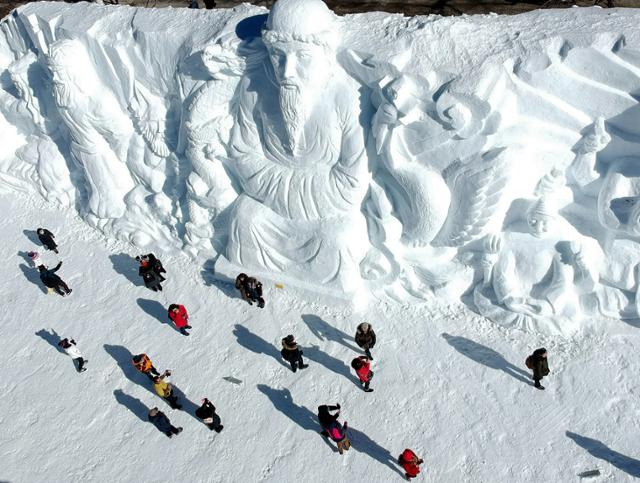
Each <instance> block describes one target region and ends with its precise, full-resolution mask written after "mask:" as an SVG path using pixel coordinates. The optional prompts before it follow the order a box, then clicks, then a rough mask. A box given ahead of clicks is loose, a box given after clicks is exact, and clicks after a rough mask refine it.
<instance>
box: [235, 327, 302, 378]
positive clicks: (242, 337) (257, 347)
mask: <svg viewBox="0 0 640 483" xmlns="http://www.w3.org/2000/svg"><path fill="white" fill-rule="evenodd" d="M233 335H235V336H236V339H237V340H238V344H240V345H241V346H242V347H244V348H245V349H248V350H250V351H251V352H255V353H256V354H265V355H268V356H271V357H273V358H274V359H275V360H276V361H278V362H279V363H280V364H282V365H283V366H284V367H287V368H288V367H289V366H288V365H287V364H285V363H284V361H283V360H282V355H281V354H280V352H279V351H278V349H276V348H275V347H274V346H273V344H270V343H269V342H267V341H266V340H264V339H263V338H262V337H260V336H259V335H257V334H254V333H253V332H251V331H250V330H249V329H247V328H246V327H244V326H243V325H240V324H235V325H234V326H233Z"/></svg>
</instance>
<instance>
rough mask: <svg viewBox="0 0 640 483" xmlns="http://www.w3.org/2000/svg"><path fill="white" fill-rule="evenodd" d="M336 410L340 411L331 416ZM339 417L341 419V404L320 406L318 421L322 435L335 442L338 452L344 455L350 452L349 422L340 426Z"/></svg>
mask: <svg viewBox="0 0 640 483" xmlns="http://www.w3.org/2000/svg"><path fill="white" fill-rule="evenodd" d="M336 410H337V411H338V412H337V413H336V414H331V412H330V411H336ZM338 417H340V404H336V405H335V406H327V405H322V406H318V421H319V422H320V426H321V427H322V431H321V432H320V434H321V435H322V436H325V437H329V438H331V439H332V440H333V441H335V442H336V445H337V446H338V451H339V452H340V454H343V452H344V451H348V450H349V447H350V446H351V442H350V441H349V438H348V437H347V422H346V421H345V422H344V425H343V424H340V422H339V421H338Z"/></svg>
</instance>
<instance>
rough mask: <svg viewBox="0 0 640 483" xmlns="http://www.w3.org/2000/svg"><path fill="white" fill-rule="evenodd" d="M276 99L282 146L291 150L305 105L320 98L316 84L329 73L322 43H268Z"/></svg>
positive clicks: (297, 141)
mask: <svg viewBox="0 0 640 483" xmlns="http://www.w3.org/2000/svg"><path fill="white" fill-rule="evenodd" d="M268 49H269V58H270V60H271V65H272V66H273V71H274V76H275V82H276V83H277V84H278V86H279V93H278V98H279V99H278V100H279V103H280V111H281V113H282V117H283V120H284V127H285V129H286V132H287V139H286V140H285V146H286V147H287V149H288V150H289V151H290V152H291V153H295V152H296V149H297V147H298V146H299V144H300V140H301V137H302V135H303V132H304V126H305V124H306V122H307V118H308V114H309V109H308V108H309V106H310V105H312V104H313V103H315V102H317V101H318V100H320V99H321V96H319V95H318V92H317V90H318V87H319V86H322V85H324V84H325V82H326V80H327V79H328V78H329V76H330V75H331V59H330V57H329V55H328V53H327V51H326V50H325V48H324V47H322V46H319V45H316V44H313V43H309V42H298V41H279V42H274V43H271V44H268Z"/></svg>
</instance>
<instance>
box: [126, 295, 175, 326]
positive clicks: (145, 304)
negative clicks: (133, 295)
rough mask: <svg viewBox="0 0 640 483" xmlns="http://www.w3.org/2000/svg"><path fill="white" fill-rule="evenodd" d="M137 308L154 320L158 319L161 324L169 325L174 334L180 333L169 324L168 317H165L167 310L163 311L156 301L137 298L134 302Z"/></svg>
mask: <svg viewBox="0 0 640 483" xmlns="http://www.w3.org/2000/svg"><path fill="white" fill-rule="evenodd" d="M136 302H137V303H138V306H139V307H140V308H141V309H142V310H143V311H144V312H146V313H147V314H148V315H150V316H151V317H153V318H154V319H158V321H159V322H160V323H161V324H167V325H170V326H171V327H172V328H173V329H174V330H175V331H176V332H180V331H179V330H178V329H176V327H175V325H174V324H172V323H171V320H170V319H169V316H168V315H167V309H165V308H164V307H163V306H162V304H161V303H160V302H158V301H157V300H150V299H143V298H139V299H138V300H136Z"/></svg>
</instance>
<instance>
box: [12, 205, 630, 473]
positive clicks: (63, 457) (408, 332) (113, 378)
mask: <svg viewBox="0 0 640 483" xmlns="http://www.w3.org/2000/svg"><path fill="white" fill-rule="evenodd" d="M0 211H1V212H2V213H3V214H4V216H3V217H2V220H1V221H0V237H1V238H0V250H1V252H0V255H1V257H2V259H3V260H5V263H3V264H2V268H1V270H2V273H1V275H0V281H1V282H0V283H1V284H2V286H1V289H2V293H3V301H4V303H3V312H4V316H3V322H2V324H0V335H1V338H2V341H3V342H4V346H3V350H2V353H1V355H0V367H2V368H3V371H2V382H1V388H0V394H1V396H0V427H1V428H2V431H0V480H3V481H5V480H6V481H11V482H12V483H18V482H40V481H41V482H53V481H88V480H89V481H198V482H204V481H211V482H217V481H220V482H223V481H224V482H254V481H263V480H268V481H274V482H293V481H303V482H335V481H349V482H354V481H357V482H388V481H396V480H398V479H400V478H401V476H402V475H401V472H400V468H399V467H398V466H397V465H396V464H395V460H396V459H397V456H398V454H399V453H400V452H401V451H402V450H403V449H404V448H405V447H411V448H413V449H414V450H416V452H417V453H418V454H419V455H420V456H421V457H423V458H424V460H425V464H424V466H423V474H422V475H421V476H420V477H419V478H421V479H426V480H429V481H434V482H463V481H464V482H509V483H512V482H531V481H550V482H561V481H562V482H565V481H577V480H578V479H579V478H578V476H577V474H578V473H580V472H583V471H587V470H591V469H594V468H599V469H600V472H601V476H598V477H595V478H593V479H591V480H589V481H616V482H621V481H631V480H633V479H634V477H640V460H639V459H636V458H638V457H639V455H640V443H639V441H638V438H637V428H638V426H639V423H640V421H639V417H638V412H637V409H636V401H637V396H638V391H639V387H638V382H637V381H638V380H637V374H638V369H639V366H640V361H639V356H638V353H639V349H640V340H639V338H638V334H639V332H638V330H639V327H638V326H634V325H632V324H628V323H625V322H621V321H609V320H592V321H591V323H590V326H587V327H586V328H585V329H584V330H583V331H582V332H581V333H580V334H579V335H578V336H576V337H575V338H574V339H573V340H571V341H565V340H551V339H544V338H542V337H541V336H535V335H532V334H525V333H523V332H521V331H516V330H506V329H502V328H499V327H497V326H496V325H494V324H492V323H490V322H488V321H486V320H484V319H482V318H480V317H478V316H476V315H474V314H472V313H470V312H469V311H468V310H467V309H466V308H465V307H464V306H462V305H460V306H457V305H452V306H440V307H437V306H435V305H434V304H430V305H423V306H413V307H400V306H395V307H392V306H386V305H375V306H370V307H367V309H366V310H365V311H363V312H362V313H353V312H352V311H351V310H350V309H347V308H345V307H344V306H342V305H340V304H339V303H336V304H335V305H332V306H327V305H324V304H321V303H320V302H318V301H314V300H312V299H311V298H312V297H310V296H309V294H308V293H300V292H297V291H296V290H295V289H290V288H289V287H287V286H285V287H284V288H283V289H279V288H275V287H273V286H268V287H265V288H266V299H267V305H266V308H264V309H263V310H260V309H258V308H256V307H255V306H249V305H248V304H246V303H245V302H243V301H242V300H241V299H239V298H238V297H237V295H236V293H235V290H234V289H233V288H232V287H231V286H226V285H223V284H220V283H219V282H213V281H211V279H210V278H209V277H208V276H207V270H206V269H205V268H203V267H200V266H196V265H195V264H194V263H193V262H190V261H188V260H187V259H186V258H180V257H178V258H168V257H166V258H165V259H164V260H163V261H164V263H165V266H166V268H167V271H168V281H167V283H166V285H165V290H164V291H163V292H161V293H154V292H151V291H149V290H147V289H145V288H144V287H143V286H141V284H140V281H139V279H138V276H137V273H136V263H135V261H134V259H133V256H135V255H136V253H135V252H134V251H133V250H132V249H131V248H130V247H129V246H127V245H123V244H120V243H119V242H113V241H108V240H105V239H103V238H102V237H101V236H100V235H97V234H96V232H95V231H93V230H92V229H90V228H88V227H87V225H86V224H84V223H83V222H82V221H81V220H80V219H79V218H76V217H74V216H72V215H71V214H70V212H65V211H61V210H58V209H55V208H53V207H52V206H50V205H45V204H43V202H41V201H37V200H34V199H32V198H27V197H22V196H12V197H8V196H2V197H0ZM38 226H46V227H47V228H49V229H50V230H51V231H53V232H54V233H55V234H56V235H57V239H58V240H59V244H60V259H61V260H63V261H64V263H63V265H62V268H61V270H60V274H61V275H62V277H63V279H65V280H66V281H67V282H68V283H69V285H70V286H71V288H73V290H74V291H73V294H72V295H71V296H70V297H68V298H61V297H59V296H57V295H47V294H46V293H44V292H43V289H42V287H41V285H40V283H39V280H38V276H37V274H36V272H35V271H34V269H31V268H28V267H27V261H26V259H25V256H24V253H25V252H26V251H28V250H30V249H34V248H36V249H37V244H36V243H34V230H35V228H37V227H38ZM39 251H40V252H41V253H42V252H43V250H41V249H40V250H39ZM44 256H45V257H46V261H47V262H48V263H49V264H50V265H52V264H54V262H55V261H56V260H55V258H53V257H55V256H54V255H53V254H51V253H50V252H49V253H45V255H44ZM173 302H178V303H182V304H184V305H185V306H186V307H187V309H188V310H189V312H190V313H191V314H192V325H193V331H192V335H191V336H190V337H184V336H182V335H181V334H179V333H178V332H177V331H176V330H174V328H173V327H172V326H171V325H169V324H168V321H167V319H166V312H165V308H166V307H167V306H168V304H169V303H173ZM361 321H369V322H371V323H372V324H373V326H374V328H375V330H376V332H377V334H378V344H377V345H376V347H375V349H374V351H373V354H374V356H375V366H374V367H373V370H374V372H375V373H376V375H375V378H374V380H373V383H372V387H373V388H374V389H375V392H373V393H370V394H366V393H364V392H363V391H362V390H361V389H360V388H359V387H358V384H356V383H355V378H354V375H353V373H352V372H353V371H352V370H351V369H350V367H349V361H350V360H351V358H352V357H353V356H354V355H355V354H357V353H358V351H357V350H356V347H355V344H354V342H353V339H352V336H353V333H354V332H355V327H356V325H357V324H358V323H359V322H361ZM289 333H293V334H295V335H296V337H297V339H298V341H299V343H300V344H301V345H302V346H303V347H304V353H305V357H306V358H307V359H309V363H310V367H309V368H308V369H307V370H305V371H302V372H300V371H299V372H297V373H295V374H293V373H292V372H291V371H290V370H289V369H288V367H286V366H285V365H284V364H283V362H282V361H281V360H280V357H279V349H280V347H279V344H280V339H281V338H282V337H284V336H285V335H287V334H289ZM56 334H57V335H59V336H60V337H74V338H75V339H76V341H77V342H78V346H79V348H80V350H81V351H83V352H84V354H85V355H86V357H87V359H89V364H88V371H87V372H85V373H82V374H78V373H76V371H75V370H74V367H73V364H72V361H71V360H70V359H69V358H68V357H67V356H66V355H64V354H62V353H60V352H58V350H57V348H56V346H55V340H54V339H55V337H56ZM539 346H545V347H547V349H548V350H549V360H550V368H551V374H550V376H549V378H548V379H545V380H544V381H543V384H545V385H546V387H547V389H546V391H537V390H535V389H534V388H533V387H532V386H531V384H530V381H529V379H528V377H527V372H526V368H525V367H524V359H525V357H526V355H527V354H528V353H530V352H531V351H532V350H533V349H535V348H536V347H539ZM139 352H146V353H147V354H149V356H150V357H151V359H152V360H153V362H154V364H155V365H156V367H158V369H159V370H163V369H165V368H171V369H172V370H173V378H172V379H173V382H174V383H175V385H176V386H177V387H178V388H179V390H180V392H181V393H183V394H184V396H181V397H180V399H181V400H183V401H184V402H183V404H185V409H186V411H175V410H171V409H169V408H168V406H167V405H166V404H165V403H164V401H162V400H160V399H159V398H158V397H157V396H156V395H155V393H153V391H152V388H151V387H150V385H149V383H148V381H147V380H146V378H145V377H144V376H141V375H139V374H137V373H136V371H135V369H134V368H133V366H132V365H131V362H130V358H131V354H135V353H139ZM225 377H234V378H237V379H240V380H242V384H240V385H236V384H233V383H231V382H228V381H227V380H225V379H224V378H225ZM204 396H207V397H209V398H210V399H211V400H212V402H213V403H214V404H215V406H216V407H217V409H218V412H219V414H220V415H221V417H222V421H223V424H224V425H225V429H224V431H222V433H220V434H216V433H214V432H212V431H209V430H208V429H207V428H206V427H205V426H204V425H203V424H202V423H201V422H200V421H198V420H196V419H195V418H194V417H193V415H192V412H193V409H194V408H195V406H196V404H197V405H199V402H200V398H202V397H204ZM185 397H186V398H188V399H189V402H186V399H185ZM335 402H340V403H341V405H342V408H343V410H342V415H343V417H344V419H346V420H347V421H348V422H349V426H350V428H351V429H350V430H349V434H350V437H351V440H352V447H351V450H350V451H349V452H348V453H346V454H345V455H344V456H340V455H338V454H337V452H335V451H334V449H333V448H332V447H330V445H328V444H327V443H326V442H325V441H324V440H323V438H322V437H321V436H320V435H319V434H318V430H319V427H318V424H317V422H316V418H315V413H316V408H317V406H318V405H320V404H325V403H335ZM153 406H158V407H159V408H161V410H163V411H164V412H165V413H166V414H167V415H168V416H169V417H170V419H171V421H172V422H173V423H174V424H175V425H178V426H183V427H184V432H183V433H182V434H180V435H179V436H177V437H174V438H172V439H169V438H167V437H165V436H164V435H163V434H162V433H160V432H159V431H157V430H156V428H154V427H153V426H152V425H151V424H150V423H147V422H146V413H147V410H148V408H151V407H153Z"/></svg>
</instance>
